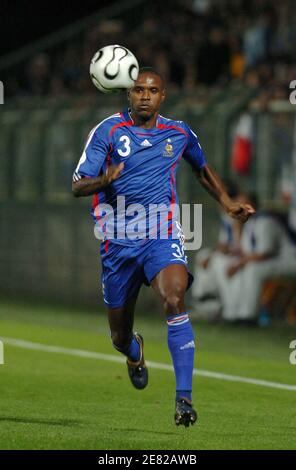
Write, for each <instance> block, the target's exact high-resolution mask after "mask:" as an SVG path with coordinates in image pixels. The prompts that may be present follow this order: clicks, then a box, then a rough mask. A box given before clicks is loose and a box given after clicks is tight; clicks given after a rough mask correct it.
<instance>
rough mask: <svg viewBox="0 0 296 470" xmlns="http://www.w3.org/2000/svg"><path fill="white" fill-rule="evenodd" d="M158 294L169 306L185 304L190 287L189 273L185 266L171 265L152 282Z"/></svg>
mask: <svg viewBox="0 0 296 470" xmlns="http://www.w3.org/2000/svg"><path fill="white" fill-rule="evenodd" d="M151 286H152V288H153V290H154V291H155V292H156V294H157V295H158V296H159V297H160V298H161V299H162V300H163V301H165V302H168V303H169V304H174V305H175V304H180V303H181V304H182V305H183V304H184V296H185V292H186V289H187V286H188V271H187V268H186V266H184V265H183V264H177V263H175V264H169V265H168V266H166V267H165V268H163V269H162V270H161V271H159V273H157V274H156V276H155V277H154V278H153V279H152V281H151Z"/></svg>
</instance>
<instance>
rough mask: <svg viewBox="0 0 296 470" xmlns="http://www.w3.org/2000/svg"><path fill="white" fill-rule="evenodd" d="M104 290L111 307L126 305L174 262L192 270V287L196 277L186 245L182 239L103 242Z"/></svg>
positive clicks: (107, 303) (106, 302) (105, 297)
mask: <svg viewBox="0 0 296 470" xmlns="http://www.w3.org/2000/svg"><path fill="white" fill-rule="evenodd" d="M100 252H101V260H102V291H103V298H104V302H105V304H106V305H107V306H108V307H109V308H118V307H122V306H123V305H124V304H125V303H126V301H127V300H128V299H129V298H131V297H136V296H137V295H138V293H139V290H140V288H141V286H142V284H146V285H150V282H151V281H152V279H153V278H154V277H155V276H156V275H157V274H158V273H159V272H160V271H161V270H162V269H164V268H165V267H166V266H168V265H170V264H182V265H184V266H185V267H186V269H187V272H188V286H187V289H188V288H189V287H190V286H191V284H192V282H193V276H192V274H191V273H189V271H188V268H187V256H186V255H185V252H184V245H183V244H182V243H181V242H180V240H179V239H167V240H166V239H155V240H147V241H146V242H145V243H142V244H140V245H138V244H137V245H136V246H133V247H131V246H124V245H120V244H118V243H114V242H112V241H105V242H102V243H101V250H100Z"/></svg>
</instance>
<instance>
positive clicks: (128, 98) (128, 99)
mask: <svg viewBox="0 0 296 470" xmlns="http://www.w3.org/2000/svg"><path fill="white" fill-rule="evenodd" d="M126 96H127V101H128V102H129V101H130V97H131V94H130V90H127V93H126Z"/></svg>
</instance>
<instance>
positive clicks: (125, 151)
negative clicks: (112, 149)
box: [118, 135, 131, 157]
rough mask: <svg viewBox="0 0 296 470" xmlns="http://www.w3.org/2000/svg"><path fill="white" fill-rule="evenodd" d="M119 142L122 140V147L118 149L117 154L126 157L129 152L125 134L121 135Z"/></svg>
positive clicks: (129, 147) (128, 142)
mask: <svg viewBox="0 0 296 470" xmlns="http://www.w3.org/2000/svg"><path fill="white" fill-rule="evenodd" d="M119 142H123V149H119V150H118V155H120V156H121V157H127V156H128V155H129V154H130V153H131V146H130V143H131V141H130V139H129V137H128V136H127V135H122V136H121V137H120V139H119Z"/></svg>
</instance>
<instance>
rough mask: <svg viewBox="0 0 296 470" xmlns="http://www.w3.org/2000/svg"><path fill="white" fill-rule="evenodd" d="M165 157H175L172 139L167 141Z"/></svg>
mask: <svg viewBox="0 0 296 470" xmlns="http://www.w3.org/2000/svg"><path fill="white" fill-rule="evenodd" d="M162 155H163V157H173V156H174V147H173V146H172V141H171V139H167V141H166V144H165V148H164V152H163V154H162Z"/></svg>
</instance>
